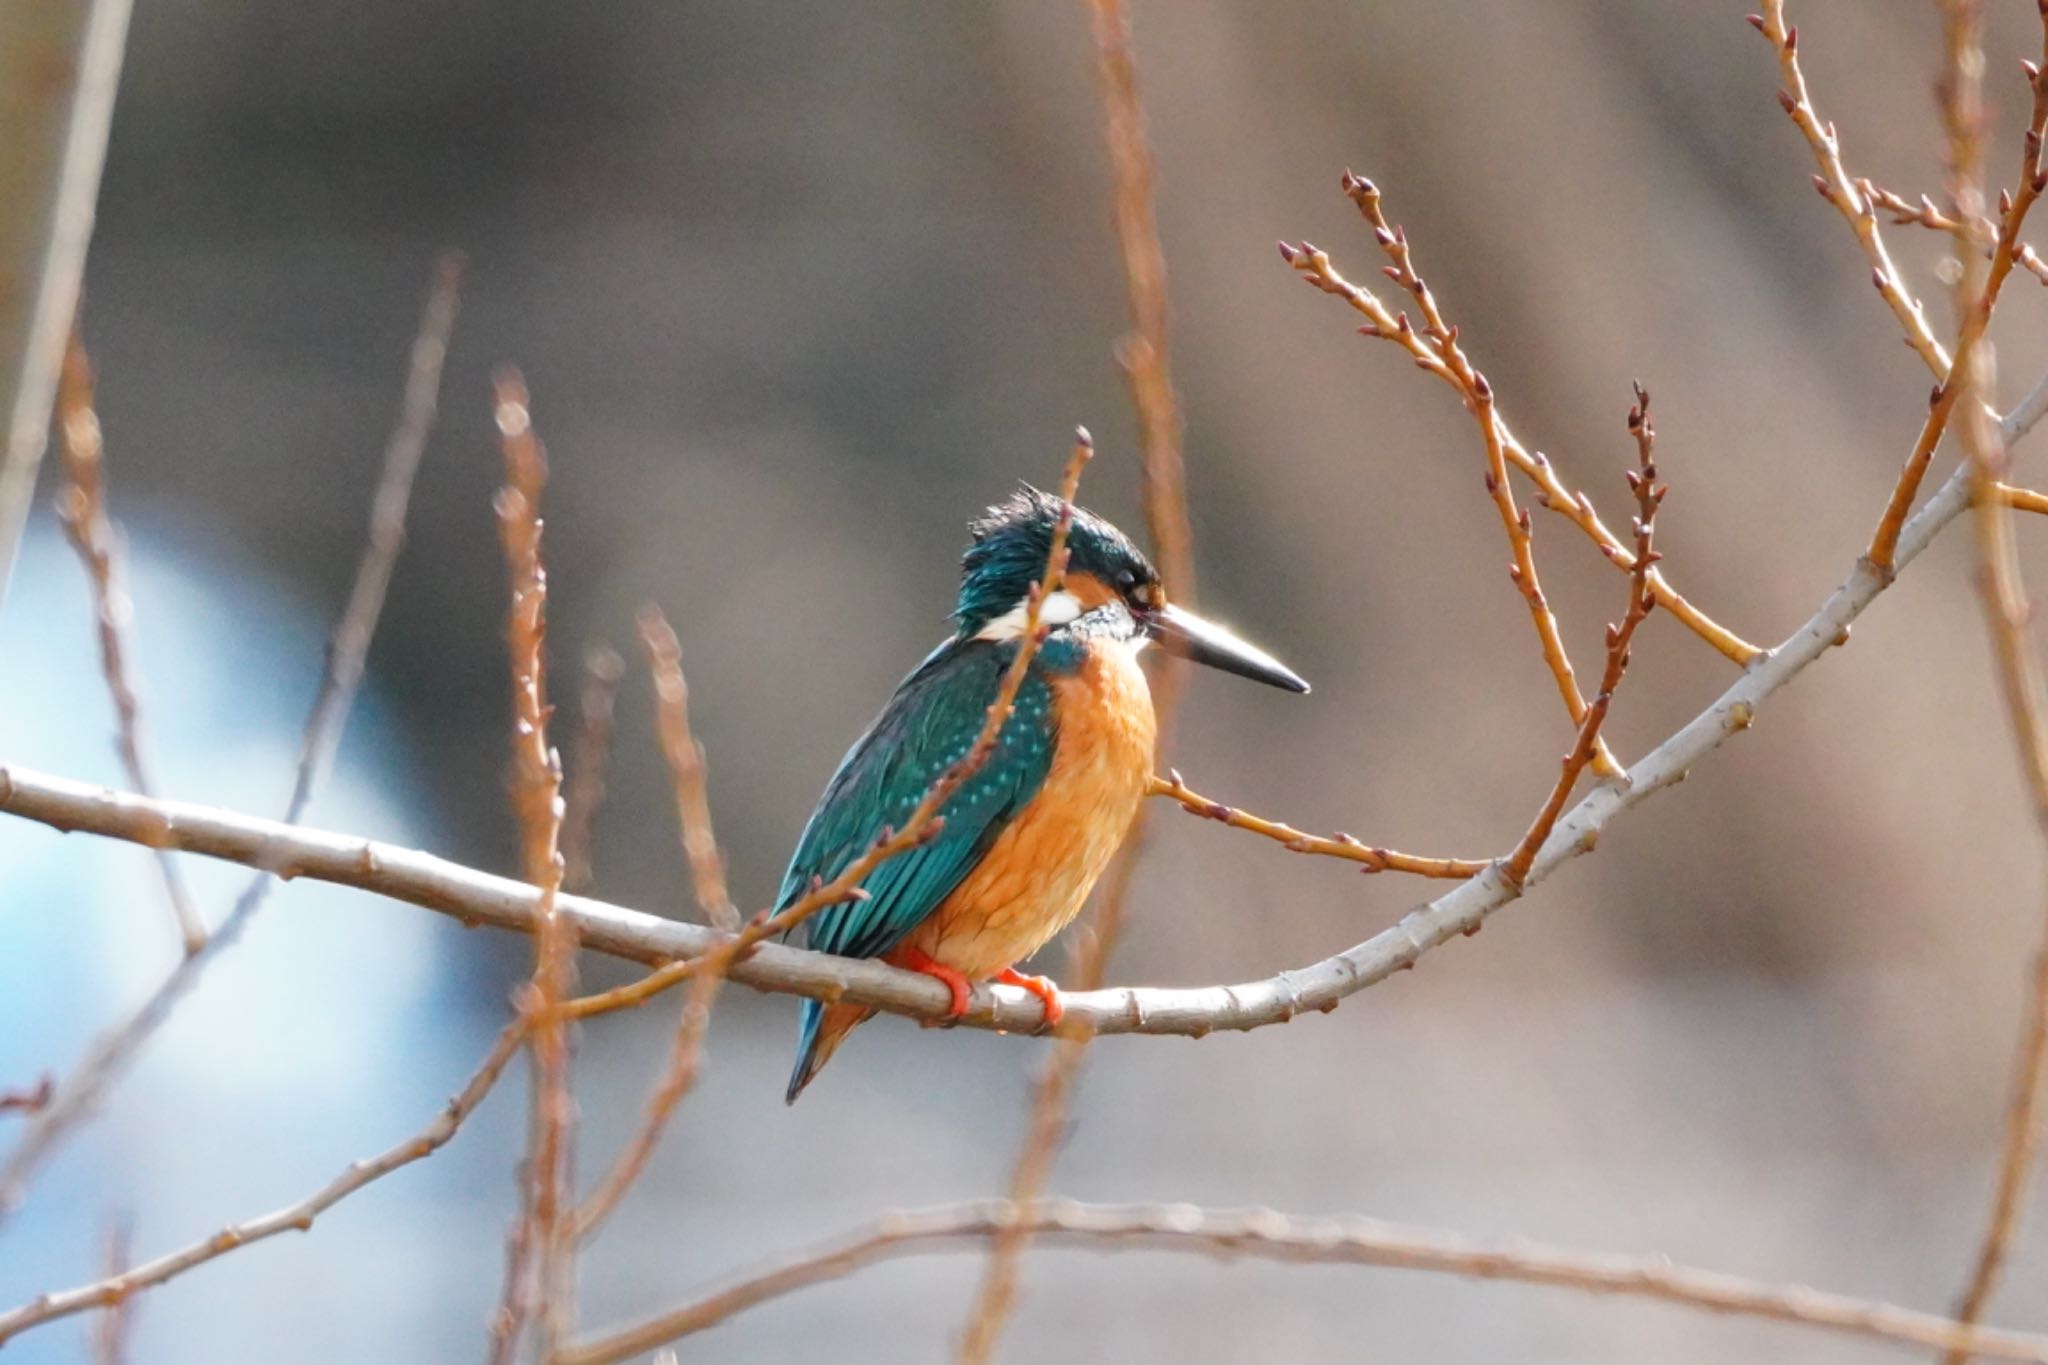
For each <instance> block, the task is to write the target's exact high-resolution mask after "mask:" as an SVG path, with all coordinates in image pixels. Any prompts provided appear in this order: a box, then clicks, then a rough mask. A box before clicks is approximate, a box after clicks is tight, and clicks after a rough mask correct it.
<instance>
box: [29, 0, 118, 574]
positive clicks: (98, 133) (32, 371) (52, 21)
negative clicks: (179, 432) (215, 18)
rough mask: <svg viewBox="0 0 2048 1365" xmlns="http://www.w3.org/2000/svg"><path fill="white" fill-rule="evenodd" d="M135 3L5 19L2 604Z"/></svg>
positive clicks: (74, 297)
mask: <svg viewBox="0 0 2048 1365" xmlns="http://www.w3.org/2000/svg"><path fill="white" fill-rule="evenodd" d="M130 7H131V0H43V2H42V3H38V4H31V5H7V6H5V7H0V70H4V71H7V72H9V73H16V72H20V73H29V75H28V77H27V78H26V79H19V80H10V82H9V84H10V89H9V90H8V92H7V93H8V99H7V101H6V104H5V106H4V108H0V281H4V283H5V287H4V288H0V422H4V423H5V424H6V426H5V427H4V429H0V601H4V600H5V598H6V596H7V579H8V575H9V574H10V573H11V572H12V570H13V568H14V558H15V551H16V549H17V547H18V546H19V545H20V542H21V532H22V527H23V526H24V525H25V524H26V523H27V521H28V509H29V502H30V500H31V499H32V498H33V497H34V496H35V485H36V467H37V466H38V465H40V464H41V463H42V459H43V447H44V444H45V442H46V440H47V438H48V434H49V430H50V400H51V398H52V396H53V395H54V394H55V393H56V391H57V367H58V364H59V362H60V361H61V359H62V357H63V354H64V333H65V332H66V330H68V329H69V328H70V326H71V323H72V319H73V318H75V317H76V316H77V315H78V282H79V280H80V279H81V278H82V277H83V275H84V272H85V250H86V244H87V243H88V241H90V239H91V237H92V216H93V204H94V202H95V201H96V200H97V199H98V198H99V192H100V168H101V165H102V164H103V163H104V161H105V159H106V152H107V128H108V126H109V124H110V123H111V122H112V120H113V115H114V90H115V87H116V86H117V85H118V84H119V82H120V78H121V52H122V48H123V47H124V46H125V45H126V43H127V40H128V12H129V9H130Z"/></svg>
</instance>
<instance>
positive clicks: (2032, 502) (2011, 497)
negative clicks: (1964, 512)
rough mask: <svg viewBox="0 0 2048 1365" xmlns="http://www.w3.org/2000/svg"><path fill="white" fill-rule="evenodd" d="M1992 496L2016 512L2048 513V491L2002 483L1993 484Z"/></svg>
mask: <svg viewBox="0 0 2048 1365" xmlns="http://www.w3.org/2000/svg"><path fill="white" fill-rule="evenodd" d="M1991 496H1992V497H1995V498H1997V499H1998V500H1999V501H2000V502H2002V503H2004V504H2005V505H2006V506H2007V507H2010V508H2011V509H2012V510H2013V511H2015V512H2036V513H2043V514H2048V493H2039V492H2036V491H2035V490H2033V489H2031V488H2015V487H2013V485H2011V484H2009V483H2001V484H1995V485H1993V487H1992V489H1991ZM1973 505H1974V504H1973Z"/></svg>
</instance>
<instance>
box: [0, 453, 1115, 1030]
mask: <svg viewBox="0 0 2048 1365" xmlns="http://www.w3.org/2000/svg"><path fill="white" fill-rule="evenodd" d="M1094 454H1095V443H1094V441H1093V439H1092V438H1091V437H1090V436H1089V435H1088V432H1087V429H1086V428H1077V429H1076V430H1075V432H1074V449H1073V453H1072V454H1071V455H1069V456H1068V457H1067V465H1066V470H1065V472H1064V473H1063V474H1062V475H1061V477H1060V498H1061V500H1062V504H1063V506H1062V510H1061V513H1060V516H1059V520H1058V521H1057V522H1055V523H1054V525H1053V534H1052V548H1051V551H1050V553H1049V554H1048V555H1047V557H1046V564H1045V574H1044V576H1043V577H1041V578H1040V579H1039V581H1038V582H1037V583H1036V584H1034V585H1033V587H1032V589H1031V592H1030V594H1029V601H1028V603H1027V604H1026V607H1025V612H1024V631H1023V634H1022V635H1021V636H1020V637H1019V641H1018V647H1017V653H1016V656H1015V657H1014V658H1012V659H1011V661H1010V667H1009V669H1008V671H1007V672H1005V673H1004V675H1003V680H1002V682H1001V683H1000V684H999V685H998V686H997V688H996V696H995V700H994V701H992V702H990V703H989V708H988V713H987V715H986V716H985V717H984V718H983V720H982V723H981V731H980V733H978V734H977V735H975V737H974V743H972V744H971V745H969V746H968V748H967V752H966V753H965V754H962V755H961V757H960V761H959V762H957V763H954V764H952V765H950V766H949V767H948V768H947V769H946V770H945V771H944V772H942V773H940V774H939V776H938V779H937V780H936V781H934V782H933V783H932V785H931V786H930V787H929V788H927V789H926V790H925V794H924V796H923V797H921V798H920V799H919V800H918V803H917V805H916V806H915V807H913V808H912V809H911V812H910V814H909V815H908V816H906V817H905V818H904V821H903V824H902V826H901V827H899V828H895V829H891V828H889V827H887V826H884V827H883V828H882V830H881V832H880V833H879V834H877V835H876V836H875V841H874V842H873V843H871V844H869V845H868V848H867V851H866V852H865V853H863V854H861V855H860V856H859V857H858V858H855V859H854V860H853V861H852V862H850V863H848V864H847V865H846V866H845V867H844V868H842V869H840V872H839V875H838V876H836V877H834V878H833V879H832V880H831V881H829V882H820V883H819V884H818V885H815V886H813V887H812V888H811V889H810V890H809V891H806V892H805V893H804V894H803V895H801V896H799V897H798V898H797V899H796V900H794V901H792V902H790V904H789V905H788V906H786V907H785V908H784V909H782V910H780V911H777V912H776V913H775V914H773V915H771V914H769V913H768V912H767V911H765V910H764V911H762V912H761V913H759V914H757V915H756V916H755V917H754V918H753V919H752V920H751V921H749V922H748V924H747V926H746V927H745V928H744V929H742V930H740V932H739V934H738V935H737V942H736V943H735V945H734V951H735V953H736V954H740V955H741V956H739V958H738V962H737V963H736V964H735V971H734V973H733V974H734V975H735V976H739V977H741V979H745V978H746V976H749V975H751V973H750V972H746V971H745V970H744V969H745V967H746V965H747V964H748V963H751V962H752V961H753V960H754V959H755V957H756V956H757V955H761V954H769V955H780V954H782V953H787V952H793V951H801V950H797V949H790V948H786V947H783V946H781V945H777V944H771V943H769V942H768V941H767V940H769V939H772V938H774V937H775V936H777V935H779V934H785V933H788V932H789V931H790V930H791V929H794V928H795V927H796V926H797V925H799V924H801V923H803V921H804V920H806V919H808V918H810V917H811V916H812V915H813V914H816V913H817V912H818V911H820V910H822V909H824V908H825V907H826V906H828V905H838V904H840V903H841V902H843V901H849V900H853V899H856V898H858V897H862V896H865V895H866V894H867V892H865V891H864V890H862V889H861V883H862V882H863V881H866V880H867V877H868V874H869V873H871V872H873V871H874V870H875V869H876V868H878V867H880V866H881V865H882V864H883V863H885V862H887V861H889V859H891V858H894V857H896V856H897V855H898V854H901V853H906V852H908V851H909V850H911V849H913V848H916V847H918V846H920V845H922V844H926V843H929V842H930V841H931V840H933V839H935V838H937V837H938V835H939V831H940V830H941V829H942V828H943V827H944V825H945V807H946V803H947V802H949V801H951V800H952V799H953V794H954V793H955V792H957V791H959V790H960V787H961V784H963V783H965V782H966V781H967V780H968V779H969V778H971V777H973V776H974V775H975V774H976V773H977V772H980V771H981V767H982V765H983V764H984V763H986V762H988V757H989V755H990V754H991V753H993V752H995V747H996V741H997V740H998V739H999V738H1000V737H1001V735H1002V730H1003V726H1004V725H1005V724H1007V723H1008V721H1009V719H1010V715H1011V712H1013V711H1014V710H1015V709H1016V705H1017V692H1018V689H1019V688H1021V687H1023V685H1024V679H1025V677H1026V676H1027V675H1028V674H1029V673H1030V671H1031V662H1032V660H1033V659H1035V658H1036V657H1037V656H1038V648H1039V646H1040V645H1042V644H1044V643H1045V639H1044V637H1045V632H1044V630H1043V629H1041V626H1040V619H1039V612H1040V608H1041V607H1042V605H1043V604H1044V602H1045V600H1046V598H1047V596H1048V595H1049V594H1051V593H1052V592H1053V591H1055V590H1056V589H1057V588H1058V586H1059V584H1060V583H1061V582H1062V581H1063V578H1064V575H1065V574H1066V571H1067V530H1068V527H1069V526H1070V525H1071V522H1072V513H1073V508H1074V497H1075V494H1076V493H1077V491H1078V490H1079V488H1080V483H1081V470H1082V469H1083V468H1084V467H1085V466H1086V465H1087V463H1088V461H1089V460H1090V459H1091V458H1093V456H1094ZM4 772H5V769H4V768H0V773H4ZM675 927H677V928H679V929H681V930H683V931H684V932H688V931H689V930H690V929H691V928H692V927H694V926H682V925H677V926H675ZM725 941H726V936H724V935H722V934H719V933H717V931H715V930H713V931H709V932H708V933H707V934H706V936H705V937H704V939H702V940H701V942H702V944H703V946H702V947H701V948H698V949H696V950H695V951H693V952H687V953H671V954H667V955H666V956H667V957H669V958H671V959H673V960H671V961H669V962H668V963H667V964H666V965H664V966H661V967H657V968H656V969H655V970H654V971H651V972H649V973H648V974H647V975H646V976H643V977H641V978H640V979H639V980H638V981H629V982H627V983H626V984H625V985H623V986H618V987H615V988H613V989H612V990H608V991H602V992H600V993H598V994H596V995H587V996H584V997H582V998H581V999H578V1000H573V1001H571V1002H569V1012H570V1014H571V1016H572V1017H574V1018H578V1019H582V1018H587V1017H589V1016H590V1015H593V1014H607V1013H610V1012H611V1011H613V1010H620V1009H628V1008H631V1007H632V1006H635V1005H638V1004H641V1003H643V1002H645V1001H647V1000H651V999H653V998H654V997H655V996H656V995H658V994H660V993H661V992H662V991H665V990H667V989H668V988H669V987H670V986H673V985H675V984H676V983H677V982H679V981H685V980H688V979H689V978H690V977H692V976H695V975H696V974H697V973H698V972H700V971H702V970H705V969H706V967H708V966H709V965H710V964H709V961H708V957H709V954H710V952H711V951H712V949H713V948H715V947H717V946H718V945H719V944H721V943H723V942H725ZM814 956H818V957H825V958H832V959H833V960H834V961H838V962H842V963H845V964H847V966H848V967H849V968H854V969H858V968H862V967H867V966H869V965H870V964H873V963H874V959H870V958H861V959H855V958H839V957H835V956H834V955H832V954H829V953H821V954H815V955H814ZM877 965H879V964H877ZM887 970H888V971H889V972H890V973H891V974H892V975H894V974H896V973H897V972H898V970H899V969H897V968H893V967H892V968H888V969H887ZM902 975H904V976H907V977H923V980H924V981H925V982H926V983H927V984H929V985H930V986H931V987H932V989H933V990H936V991H939V992H940V993H942V994H944V995H945V996H946V999H947V1001H948V1002H949V1004H950V1002H951V1000H952V994H951V992H950V991H949V990H947V988H946V987H944V986H942V985H941V984H939V983H938V982H937V981H934V980H933V979H932V978H931V977H929V976H923V974H922V973H919V972H903V973H902ZM920 994H922V990H920ZM1019 995H1020V996H1023V992H1021V991H1020V992H1019ZM820 998H827V997H820ZM831 998H836V997H831ZM1027 998H1029V999H1032V1000H1033V1001H1036V1000H1037V997H1036V996H1030V997H1027ZM1038 1010H1039V1012H1038V1015H1037V1017H1036V1018H1035V1019H1034V1020H1033V1022H1032V1023H1031V1024H1030V1025H1028V1026H1026V1027H1025V1028H1024V1029H1023V1031H1024V1032H1034V1031H1036V1030H1037V1028H1038V1027H1039V1026H1040V1025H1041V1024H1043V1023H1044V1017H1045V1016H1044V1009H1043V1006H1042V1005H1040V1006H1038ZM942 1013H943V1011H934V1012H933V1015H932V1016H931V1017H934V1018H936V1017H939V1015H940V1014H942Z"/></svg>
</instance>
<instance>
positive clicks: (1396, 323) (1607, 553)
mask: <svg viewBox="0 0 2048 1365" xmlns="http://www.w3.org/2000/svg"><path fill="white" fill-rule="evenodd" d="M1343 185H1344V191H1345V193H1346V195H1348V196H1349V197H1350V198H1351V200H1352V202H1353V203H1354V204H1355V205H1357V207H1358V210H1359V213H1360V214H1361V215H1362V216H1363V217H1364V218H1365V220H1366V222H1367V223H1368V224H1369V225H1370V226H1371V227H1372V229H1373V235H1374V238H1375V239H1376V240H1377V239H1378V238H1379V237H1380V235H1381V234H1382V233H1385V234H1386V236H1387V237H1388V238H1389V239H1391V240H1392V241H1394V242H1396V243H1399V244H1400V245H1401V246H1402V247H1403V248H1404V249H1405V246H1406V238H1405V237H1398V236H1396V234H1395V232H1394V230H1393V229H1391V228H1389V227H1388V226H1387V224H1386V221H1385V219H1384V217H1383V216H1382V215H1381V211H1380V204H1379V199H1380V195H1379V190H1378V188H1377V187H1376V186H1375V185H1374V184H1373V183H1372V182H1371V181H1370V180H1367V179H1365V178H1364V177H1362V176H1357V175H1353V174H1352V173H1351V172H1349V171H1346V172H1345V173H1344V180H1343ZM1280 255H1281V258H1282V259H1284V260H1285V261H1286V262H1287V264H1288V265H1289V266H1291V267H1293V269H1294V270H1295V271H1296V272H1297V273H1298V274H1299V275H1301V276H1302V278H1303V279H1305V280H1306V281H1307V282H1308V283H1309V284H1311V285H1312V286H1314V287H1315V288H1317V289H1319V290H1321V291H1322V292H1323V293H1325V294H1329V295H1332V296H1334V297H1336V298H1340V299H1343V300H1344V301H1345V302H1346V303H1348V304H1349V305H1350V306H1351V307H1352V308H1353V309H1354V310H1356V311H1357V312H1359V313H1361V314H1363V315H1364V316H1365V318H1366V319H1367V323H1366V325H1365V326H1364V327H1361V328H1360V329H1359V331H1360V332H1361V333H1362V334H1363V335H1365V336H1368V337H1376V338H1380V339H1382V340H1386V341H1390V342H1392V343H1394V344H1395V345H1397V346H1399V347H1401V348H1402V349H1403V350H1404V351H1406V352H1407V353H1408V355H1409V357H1410V358H1411V359H1413V360H1414V361H1415V363H1416V365H1417V367H1419V368H1420V369H1422V370H1425V371H1427V372H1428V373H1430V374H1433V375H1435V376H1436V377H1437V378H1439V379H1441V380H1443V381H1444V382H1445V383H1446V384H1448V385H1450V386H1451V388H1452V389H1453V390H1454V391H1456V392H1457V393H1458V395H1459V398H1460V400H1461V401H1464V402H1466V403H1467V404H1468V406H1470V404H1471V402H1472V399H1471V395H1470V394H1469V392H1468V383H1467V381H1464V380H1461V379H1460V377H1459V376H1458V374H1457V372H1456V371H1454V370H1453V369H1452V368H1451V367H1450V366H1449V365H1448V364H1447V363H1446V362H1445V360H1444V357H1443V356H1442V355H1440V354H1439V353H1438V351H1437V348H1436V346H1435V345H1434V344H1433V343H1432V342H1431V341H1430V339H1429V338H1428V337H1427V336H1425V335H1424V334H1423V333H1422V332H1420V331H1418V330H1417V329H1416V327H1415V325H1414V324H1413V323H1412V322H1410V321H1409V319H1408V315H1407V314H1406V313H1405V312H1404V313H1398V314H1397V313H1395V312H1394V311H1392V310H1391V309H1389V308H1388V307H1387V306H1386V304H1385V303H1383V302H1381V300H1380V298H1379V296H1378V295H1377V294H1375V293H1373V292H1372V290H1370V289H1367V288H1365V287H1364V286H1362V285H1358V284H1353V283H1352V282H1351V281H1350V280H1348V279H1346V278H1345V277H1344V276H1343V274H1342V273H1341V272H1340V271H1338V270H1337V268H1336V267H1335V266H1334V265H1332V264H1331V262H1330V257H1329V253H1327V252H1325V251H1322V250H1320V249H1319V248H1317V247H1316V246H1315V245H1314V244H1313V243H1310V242H1302V243H1299V244H1291V243H1288V242H1282V243H1280ZM1390 269H1392V267H1390ZM1395 278H1396V279H1397V280H1398V279H1399V276H1398V275H1396V276H1395ZM1432 306H1433V305H1432ZM1444 330H1445V331H1446V332H1448V333H1450V334H1452V335H1455V334H1456V329H1455V328H1450V327H1446V328H1445V329H1444ZM1492 435H1493V438H1494V439H1497V440H1498V442H1499V444H1500V450H1501V454H1502V455H1503V456H1504V457H1505V458H1506V460H1507V461H1508V462H1509V463H1510V464H1512V465H1514V466H1515V468H1517V469H1519V470H1521V471H1522V473H1523V474H1525V475H1527V476H1528V477H1529V479H1530V480H1531V481H1533V482H1534V483H1535V485H1536V488H1537V496H1536V503H1537V505H1539V506H1541V507H1547V508H1549V509H1550V510H1551V511H1553V512H1555V513H1557V514H1558V515H1559V516H1561V517H1563V518H1564V519H1565V520H1566V521H1569V522H1570V523H1571V524H1572V525H1574V526H1576V527H1578V528H1579V530H1580V531H1582V532H1584V533H1585V535H1586V536H1587V538H1588V539H1590V540H1591V541H1592V542H1593V544H1594V546H1595V547H1596V548H1598V549H1599V551H1600V553H1601V555H1602V556H1603V557H1605V558H1606V559H1607V561H1608V562H1609V563H1611V564H1613V565H1614V566H1615V567H1616V568H1618V569H1621V570H1622V571H1623V572H1627V571H1628V570H1629V569H1630V568H1632V567H1633V564H1632V562H1631V560H1630V558H1629V551H1628V546H1627V545H1626V544H1625V543H1624V542H1623V541H1622V540H1621V538H1620V537H1618V536H1616V535H1615V534H1614V532H1613V531H1611V530H1609V529H1608V527H1607V524H1606V523H1605V522H1603V521H1602V520H1601V519H1600V513H1599V511H1598V510H1597V509H1596V508H1595V507H1594V506H1593V500H1592V499H1591V498H1589V497H1587V496H1586V495H1585V494H1584V493H1583V492H1579V491H1575V490H1573V489H1571V488H1568V487H1566V486H1565V483H1564V481H1563V480H1562V479H1561V478H1559V477H1558V473H1557V469H1556V467H1555V466H1554V465H1553V464H1552V463H1551V461H1550V458H1549V457H1548V456H1546V455H1545V454H1544V453H1543V452H1542V451H1540V450H1530V449H1529V448H1528V447H1527V446H1525V445H1523V444H1522V442H1521V440H1520V439H1519V438H1518V437H1516V435H1515V434H1514V432H1513V431H1512V430H1511V429H1510V428H1509V427H1508V424H1507V422H1506V420H1505V419H1504V418H1503V417H1501V415H1500V414H1499V412H1498V411H1496V412H1495V413H1494V415H1493V427H1492ZM1489 453H1490V451H1489ZM1650 586H1651V589H1652V590H1653V591H1654V592H1655V593H1656V594H1657V605H1658V606H1660V607H1663V608H1664V609H1665V610H1667V611H1669V612H1670V613H1671V615H1672V617H1673V618H1674V619H1676V620H1678V621H1680V622H1682V623H1683V624H1684V625H1685V627H1686V628H1687V629H1688V630H1690V631H1692V633H1693V634H1695V635H1697V636H1699V637H1700V638H1701V639H1702V640H1704V641H1706V642H1707V643H1708V644H1709V645H1712V646H1713V647H1714V649H1715V650H1717V651H1718V652H1720V653H1721V654H1722V655H1723V656H1724V657H1726V658H1728V659H1730V660H1732V661H1734V662H1735V663H1737V664H1743V665H1747V664H1749V663H1752V662H1754V661H1755V660H1756V658H1757V657H1758V656H1759V655H1760V654H1762V653H1763V650H1762V649H1761V648H1759V647H1758V646H1756V645H1753V644H1751V643H1750V642H1749V641H1747V640H1745V639H1743V638H1742V637H1741V636H1739V635H1737V634H1735V633H1734V632H1733V631H1731V630H1729V629H1728V628H1727V627H1726V626H1723V625H1721V624H1720V623H1719V622H1717V621H1715V620H1714V619H1713V618H1712V617H1710V616H1708V615H1707V614H1706V613H1705V612H1703V611H1701V610H1700V609H1699V608H1698V607H1696V606H1694V605H1693V604H1692V602H1691V601H1689V600H1688V599H1687V598H1686V597H1685V596H1684V594H1682V593H1680V592H1679V591H1678V590H1677V589H1676V588H1674V587H1672V586H1671V584H1670V583H1669V582H1668V581H1667V580H1666V579H1665V577H1664V575H1663V574H1662V573H1659V572H1655V571H1653V572H1652V573H1651V575H1650Z"/></svg>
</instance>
